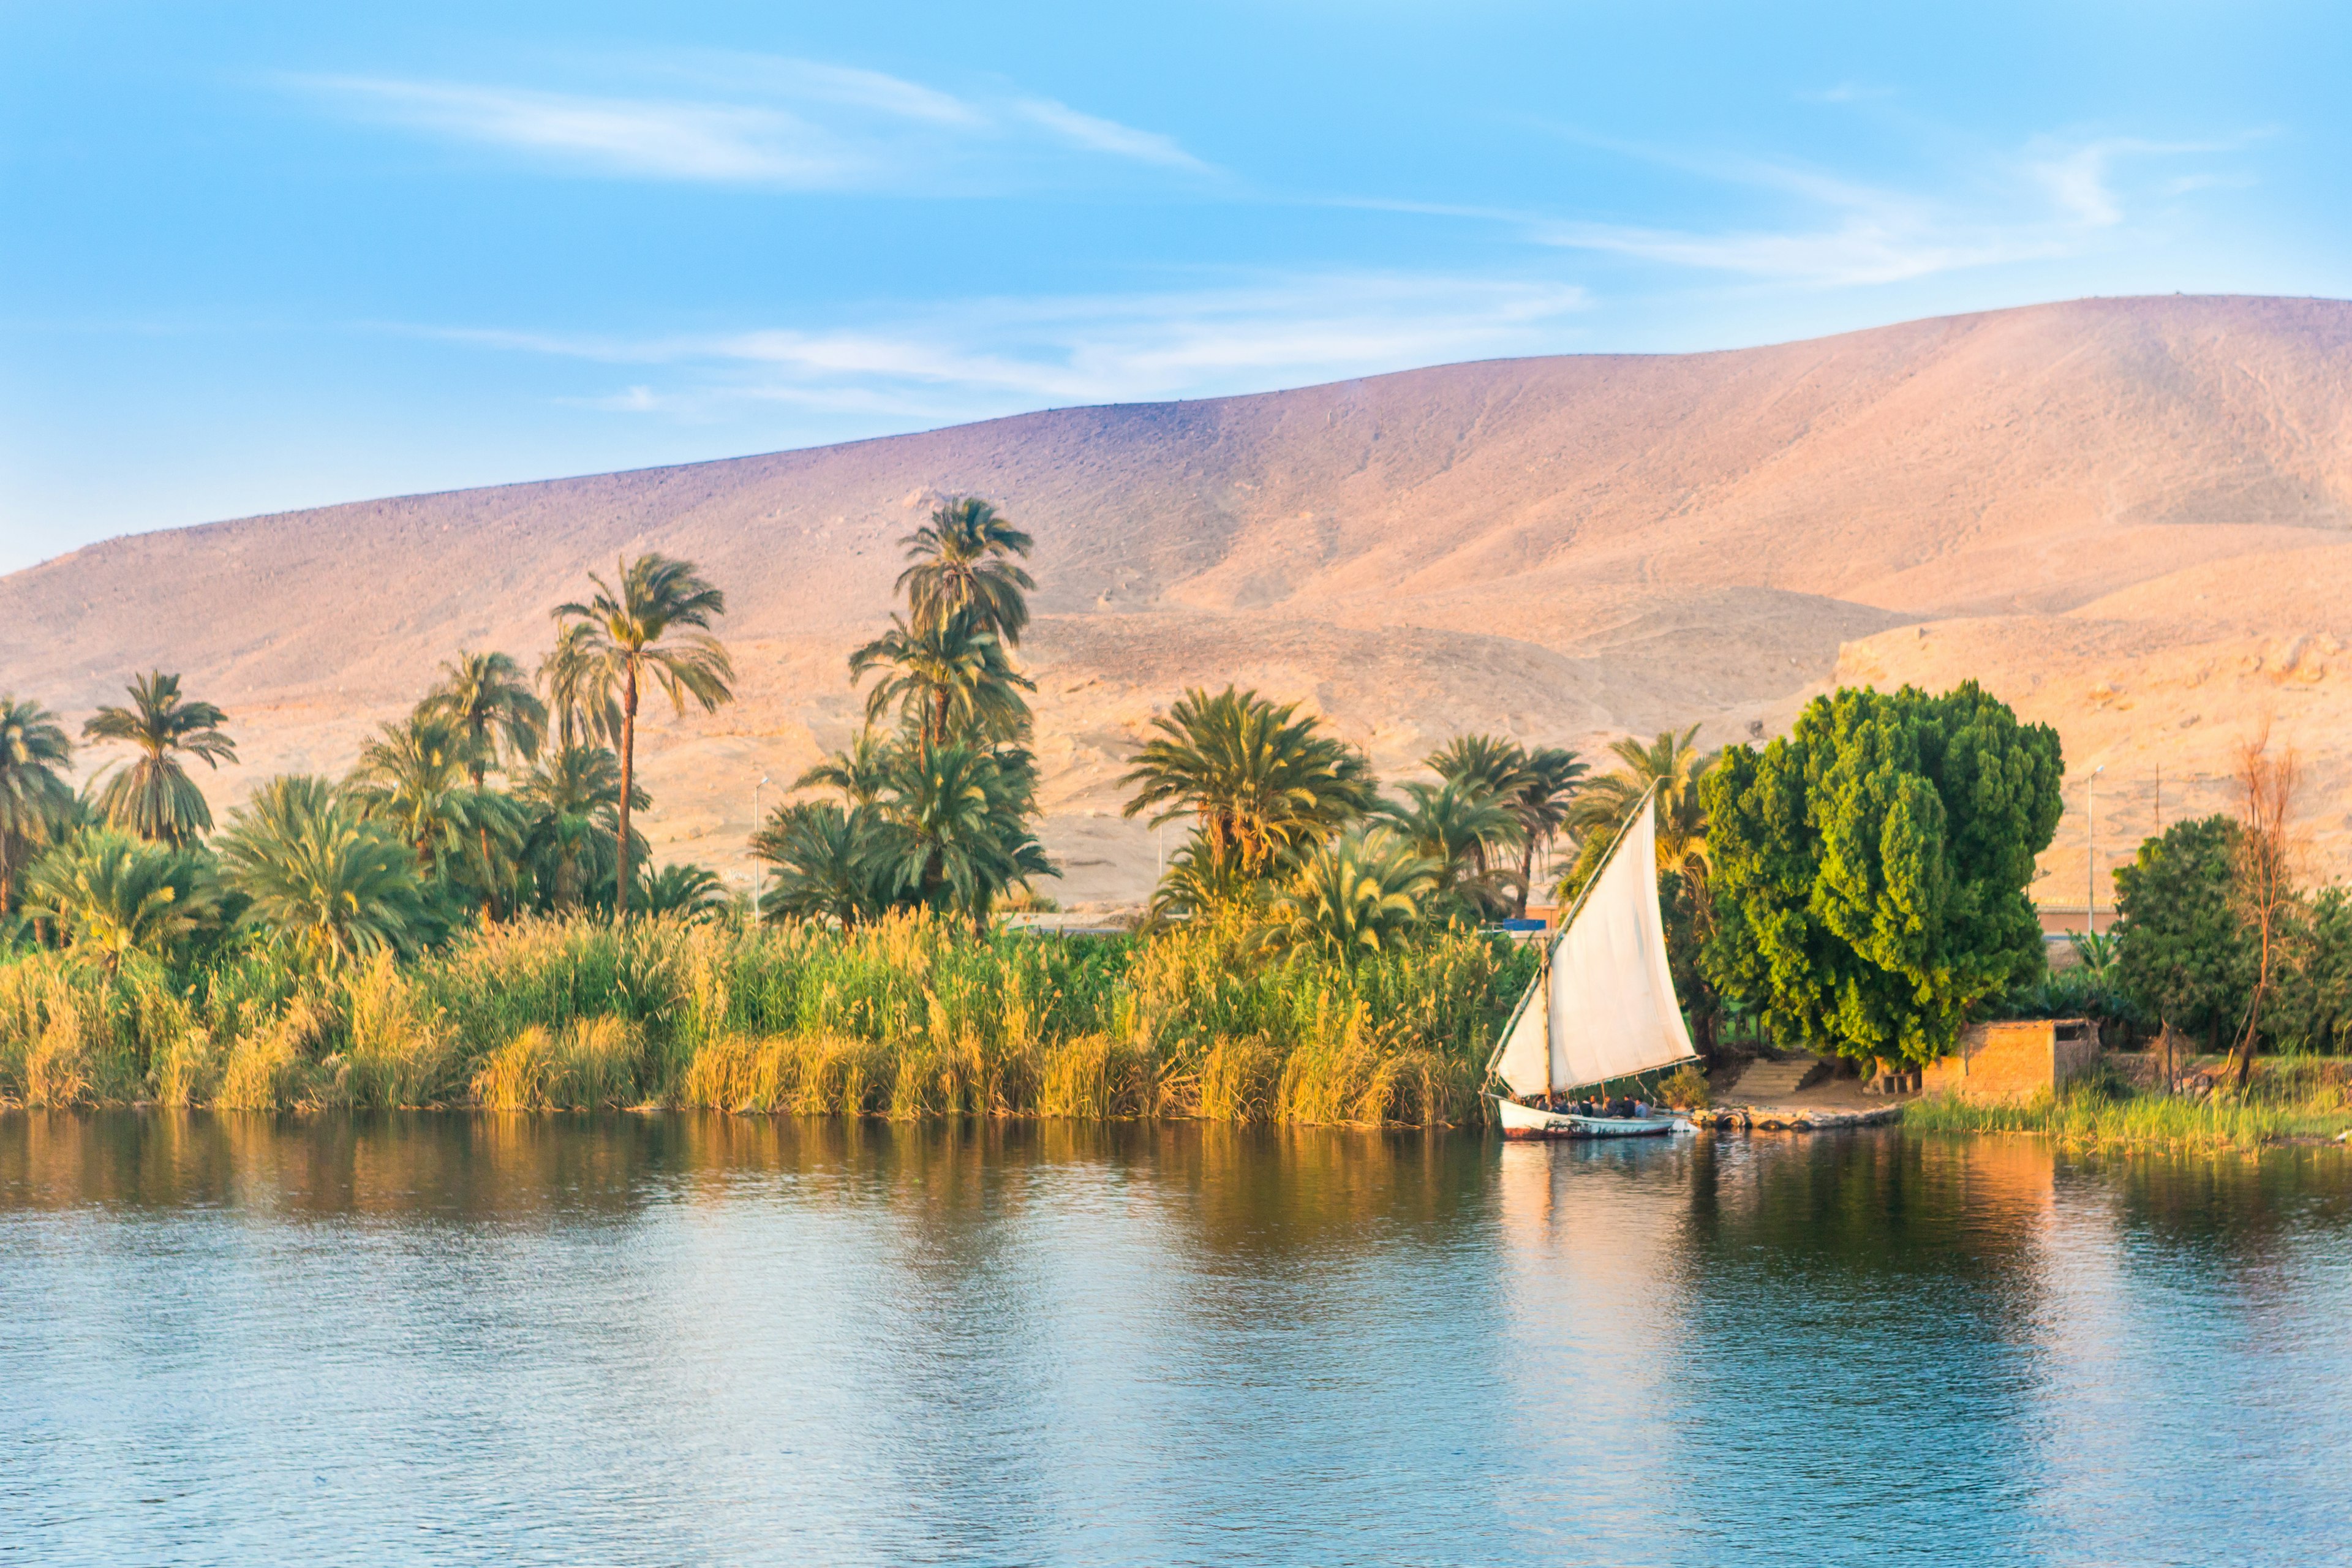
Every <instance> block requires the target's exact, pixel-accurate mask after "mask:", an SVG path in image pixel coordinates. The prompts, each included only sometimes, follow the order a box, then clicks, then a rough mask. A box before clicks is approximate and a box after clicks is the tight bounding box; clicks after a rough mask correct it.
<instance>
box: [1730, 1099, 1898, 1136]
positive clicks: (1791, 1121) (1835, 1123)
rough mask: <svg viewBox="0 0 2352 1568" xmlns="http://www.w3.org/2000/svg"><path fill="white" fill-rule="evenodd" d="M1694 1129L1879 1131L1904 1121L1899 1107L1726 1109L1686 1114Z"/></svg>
mask: <svg viewBox="0 0 2352 1568" xmlns="http://www.w3.org/2000/svg"><path fill="white" fill-rule="evenodd" d="M1689 1115H1690V1122H1691V1125H1692V1126H1693V1127H1706V1128H1711V1129H1713V1130H1714V1131H1717V1132H1728V1131H1735V1130H1736V1131H1743V1132H1750V1131H1763V1132H1822V1131H1830V1130H1831V1129H1832V1128H1840V1127H1878V1126H1883V1125H1885V1123H1887V1122H1890V1121H1901V1120H1902V1119H1903V1107H1902V1106H1901V1105H1900V1104H1895V1105H1876V1106H1872V1107H1871V1108H1870V1109H1868V1110H1831V1109H1830V1108H1829V1107H1827V1106H1810V1105H1809V1106H1802V1107H1790V1106H1771V1105H1726V1106H1720V1107H1716V1108H1714V1109H1710V1110H1694V1111H1691V1112H1690V1113H1689Z"/></svg>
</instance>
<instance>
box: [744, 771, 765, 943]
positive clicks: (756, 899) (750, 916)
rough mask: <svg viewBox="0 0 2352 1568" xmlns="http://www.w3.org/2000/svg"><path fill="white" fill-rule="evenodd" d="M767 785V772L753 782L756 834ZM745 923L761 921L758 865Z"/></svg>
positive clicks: (755, 923)
mask: <svg viewBox="0 0 2352 1568" xmlns="http://www.w3.org/2000/svg"><path fill="white" fill-rule="evenodd" d="M767 787H768V775H767V774H765V773H761V775H760V776H759V778H758V779H756V780H754V781H753V782H752V784H751V831H752V832H753V833H755V834H756V833H758V832H759V831H760V792H761V790H763V789H765V788H767ZM743 923H744V925H745V927H746V928H751V927H756V926H758V925H759V923H760V872H759V868H757V867H756V866H755V867H753V868H752V871H751V903H749V904H748V905H746V906H745V907H744V910H743Z"/></svg>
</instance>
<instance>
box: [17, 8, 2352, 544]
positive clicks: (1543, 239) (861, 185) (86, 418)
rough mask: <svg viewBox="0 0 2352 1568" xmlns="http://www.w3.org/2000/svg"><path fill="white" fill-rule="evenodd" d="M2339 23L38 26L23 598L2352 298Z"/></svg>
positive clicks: (28, 230) (780, 20) (671, 18)
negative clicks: (425, 495) (1603, 387)
mask: <svg viewBox="0 0 2352 1568" xmlns="http://www.w3.org/2000/svg"><path fill="white" fill-rule="evenodd" d="M2347 16H2352V13H2347V11H2346V10H2345V9H2344V8H2343V7H2340V6H2337V7H2326V6H2318V5H2263V4H2261V3H2259V0H2238V3H2236V4H2231V5H2178V4H2171V5H2168V4H2163V3H2161V0H2154V3H2146V0H2144V3H2141V4H2136V5H2076V4H2068V3H2066V0H2039V3H2036V4H2033V5H2002V4H1981V3H1979V4H1971V5H1965V6H1950V7H1943V6H1935V5H1885V4H1883V3H1882V4H1875V5H1853V6H1847V7H1837V6H1829V5H1819V6H1811V7H1794V6H1765V5H1750V6H1717V5H1674V4H1660V3H1652V4H1648V5H1640V6H1634V5H1613V6H1600V5H1510V4H1481V3H1479V0H1449V3H1446V4H1443V5H1439V4H1429V5H1417V4H1402V3H1392V4H1381V3H1380V0H1355V3H1352V4H1344V5H1343V4H1337V3H1329V4H1326V3H1321V0H1317V3H1305V0H1289V3H1286V0H1253V3H1251V4H1237V5H1224V4H1209V5H1181V4H1175V3H1172V0H1171V3H1169V4H1163V5H1157V6H1120V5H1101V4H1098V3H1097V4H1089V5H1023V6H1017V7H1015V6H1004V5H985V6H983V5H969V4H965V5H890V4H881V3H877V0H864V3H862V4H859V5H838V4H835V5H789V4H787V5H779V4H774V3H772V0H771V3H769V4H761V5H692V4H686V3H673V4H671V5H666V6H659V7H655V6H645V5H600V4H597V3H595V0H567V3H564V4H560V5H503V6H501V5H490V4H484V3H481V0H476V3H473V4H467V5H440V4H435V3H431V0H404V4H403V5H398V6H373V7H359V6H325V5H317V4H315V3H310V4H302V5H187V4H171V5H127V4H109V3H107V0H78V3H76V4H72V5H62V4H55V3H37V4H36V3H5V0H0V570H10V569H14V568H16V567H19V566H22V565H25V564H27V563H31V562H33V561H36V560H38V559H40V558H42V557H45V556H47V555H50V554H54V553H56V552H59V551H61V550H65V549H69V548H71V547H73V546H74V545H77V544H79V543H82V542H88V541H89V540H92V539H98V538H102V537H106V536H108V535H111V534H116V533H121V532H125V531H133V530H138V529H144V528H152V527H163V526H170V525H174V524H179V523H185V522H194V521H205V520H207V519H212V518H217V517H226V516H236V515H242V514H245V513H249V512H256V511H264V510H280V509H285V508H290V507H298V506H307V505H313V504H318V503H321V502H327V501H333V500H352V499H357V498H361V497H365V496H373V495H381V494H389V493H397V492H403V491H412V490H423V489H448V488H452V487H457V486H464V485H474V484H485V483H492V482H496V481H499V480H506V479H531V478H540V477H545V476H550V475H556V474H567V473H583V472H593V471H597V470H602V469H609V468H634V467H640V466H644V465H646V464H653V463H666V462H675V461H682V460H688V459H693V458H711V457H723V456H730V455H733V454H738V453H744V452H756V451H767V450H773V449H776V448H779V447H797V446H806V445H812V444H816V443H821V442H826V441H834V440H841V439H845V438H851V437H860V436H869V435H879V434H887V433H890V432H896V431H902V430H910V429H919V428H923V427H927V426H936V425H941V424H949V423H953V422H956V421H960V420H964V419H971V418H978V417H985V416H991V415H996V414H1004V413H1012V412H1017V411H1019V410H1023V409H1028V408H1036V407H1047V406H1055V405H1069V404H1079V403H1095V402H1104V401H1116V400H1127V399H1149V398H1167V397H1193V396H1203V395H1214V394H1219V393H1227V392H1238V391H1251V390H1258V389H1263V388H1266V387H1273V386H1284V385H1296V384H1305V383H1308V382H1314V381H1321V380H1329V379H1333V378H1336V377H1342V376H1348V375H1354V374H1364V373H1368V372H1376V371H1381V370H1392V369H1401V368H1404V367H1407V366H1411V365H1416V364H1425V363H1440V362H1444V361H1448V360H1458V359H1469V358H1484V357H1491V356H1496V355H1508V354H1530V353H1568V352H1579V351H1591V350H1612V351H1617V350H1635V351H1674V350H1685V349H1697V348H1715V347H1729V346H1735V345H1739V344H1745V343H1754V342H1771V341H1775V340H1780V339H1786V338H1791V337H1801V336H1807V335H1811V334H1815V333H1820V332H1824V331H1838V330H1842V329H1845V328H1850V327H1859V326H1868V325H1873V324H1876V323H1879V322H1884V321H1897V320H1902V319H1905V318H1908V317H1914V316H1920V315H1927V314H1936V313H1940V312H1945V311H1950V310H1973V309H1979V308H1984V307H1989V306H1998V305H2008V304H2020V303H2026V302H2031V301H2034V300H2050V299H2063V298H2069V297H2074V296H2078V295H2084V294H2122V293H2155V292H2170V291H2173V290H2176V289H2178V290H2185V291H2189V292H2211V291H2231V292H2249V293H2294V294H2326V295H2343V294H2347V293H2352V265H2347V259H2346V258H2347V255H2352V249H2347V238H2352V236H2347V233H2346V230H2347V211H2352V209H2347V204H2346V202H2345V200H2344V195H2345V189H2344V186H2345V180H2344V175H2343V173H2342V171H2343V170H2344V169H2345V168H2347V166H2348V165H2347V153H2352V146H2347V141H2352V136H2347V121H2352V108H2347V99H2346V95H2345V92H2344V89H2343V78H2344V69H2345V67H2346V65H2347V60H2352V54H2347V47H2346V46H2347V42H2352V20H2347Z"/></svg>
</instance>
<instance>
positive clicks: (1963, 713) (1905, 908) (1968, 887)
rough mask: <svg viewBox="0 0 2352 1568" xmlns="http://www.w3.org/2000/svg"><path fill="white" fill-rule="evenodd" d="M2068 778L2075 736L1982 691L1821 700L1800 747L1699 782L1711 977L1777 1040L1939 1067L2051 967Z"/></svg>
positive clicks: (1741, 759)
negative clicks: (2043, 881) (2044, 884)
mask: <svg viewBox="0 0 2352 1568" xmlns="http://www.w3.org/2000/svg"><path fill="white" fill-rule="evenodd" d="M2062 774H2063V763H2062V761H2061V757H2060V752H2059V746H2058V736H2057V734H2056V732H2055V731H2052V730H2051V729H2049V728H2048V727H2047V726H2046V725H2024V724H2020V723H2019V722H2018V721H2017V717H2016V715H2015V714H2013V713H2012V712H2011V711H2010V710H2009V708H2008V707H2007V705H2006V704H2004V703H2001V702H2000V701H1999V700H1995V699H1994V698H1992V697H1990V695H1988V694H1987V693H1986V692H1984V691H1983V690H1982V689H1980V688H1979V687H1978V686H1977V685H1976V684H1975V683H1974V682H1969V683H1968V684H1966V685H1963V686H1961V687H1958V688H1957V689H1954V690H1952V691H1949V692H1947V693H1945V694H1944V695H1942V696H1940V697H1931V696H1928V695H1927V693H1925V692H1922V691H1918V690H1916V689H1912V688H1909V687H1906V688H1905V689H1903V690H1901V691H1898V692H1895V693H1893V694H1888V693H1885V692H1880V691H1875V690H1853V689H1848V690H1841V691H1839V692H1836V693H1834V694H1833V695H1831V696H1826V697H1822V698H1817V699H1815V700H1814V701H1813V702H1812V703H1811V705H1809V706H1808V707H1807V708H1806V710H1805V711H1804V712H1803V714H1801V716H1800V717H1799V719H1798V721H1797V724H1796V728H1795V729H1794V731H1791V732H1790V734H1789V735H1788V736H1786V737H1784V738H1782V739H1780V740H1778V741H1775V742H1772V743H1771V744H1770V745H1769V746H1767V747H1765V748H1764V749H1763V750H1762V751H1761V752H1759V751H1757V750H1755V749H1753V748H1751V747H1747V746H1738V747H1734V748H1732V749H1731V750H1729V751H1728V752H1725V753H1724V755H1723V758H1722V760H1721V761H1720V762H1719V763H1717V765H1716V766H1715V767H1714V768H1713V769H1711V770H1709V771H1708V773H1706V777H1705V779H1704V780H1703V782H1702V784H1701V785H1700V795H1701V797H1702V805H1703V808H1704V811H1705V814H1706V831H1707V845H1708V852H1709V859H1710V860H1711V862H1712V872H1711V882H1712V891H1713V911H1714V923H1713V929H1712V931H1710V933H1709V934H1708V936H1707V938H1706V945H1705V949H1704V952H1702V955H1701V966H1702V968H1703V969H1704V970H1705V972H1706V975H1707V977H1708V979H1709V980H1710V981H1711V982H1712V983H1713V984H1715V985H1716V986H1717V988H1718V989H1720V990H1721V991H1722V992H1723V993H1724V994H1726V995H1727V996H1730V997H1732V998H1733V999H1735V1000H1736V1001H1738V1003H1739V1004H1740V1005H1742V1006H1743V1007H1744V1008H1747V1009H1750V1010H1753V1011H1755V1012H1757V1013H1759V1015H1760V1016H1761V1017H1762V1019H1763V1021H1764V1024H1765V1026H1766V1028H1767V1029H1768V1030H1769V1033H1770V1034H1771V1035H1773V1036H1774V1037H1777V1038H1782V1039H1792V1040H1800V1041H1803V1042H1806V1043H1807V1044H1809V1045H1812V1046H1815V1047H1822V1048H1827V1049H1832V1050H1835V1051H1839V1052H1842V1053H1843V1054H1845V1055H1848V1056H1854V1057H1863V1058H1890V1059H1898V1060H1903V1061H1908V1062H1914V1063H1924V1062H1927V1061H1929V1060H1931V1059H1933V1058H1935V1057H1937V1056H1938V1055H1940V1054H1942V1053H1943V1052H1944V1051H1946V1050H1948V1049H1949V1048H1950V1046H1951V1043H1952V1041H1953V1039H1954V1037H1956V1036H1957V1035H1958V1031H1959V1028H1960V1026H1961V1025H1962V1023H1964V1022H1965V1021H1966V1020H1967V1019H1968V1017H1969V1016H1970V1015H1971V1013H1972V1011H1974V1010H1976V1009H1978V1008H1979V1007H1981V1006H1983V1005H1986V1004H1987V1003H1989V1002H1990V1001H1991V1000H1992V999H1993V998H1996V997H1998V996H2000V995H2001V994H2003V993H2005V992H2007V991H2008V990H2009V989H2010V987H2011V985H2013V984H2018V983H2020V982H2021V981H2024V980H2027V979H2029V978H2031V977H2032V975H2033V974H2035V973H2039V971H2040V969H2041V966H2042V932H2041V925H2040V922H2039V921H2038V920H2037V919H2036V918H2035V916H2034V913H2033V908H2032V904H2031V903H2030V902H2029V901H2028V900H2027V898H2026V889H2027V887H2028V886H2029V885H2030V884H2031V882H2032V877H2033V860H2034V857H2035V856H2036V855H2038V854H2040V853H2041V851H2042V849H2044V848H2046V847H2048V845H2049V843H2050V838H2051V835H2052V834H2053V832H2054V831H2055V830H2056V828H2057V825H2058V816H2059V809H2060V801H2059V793H2058V791H2059V782H2060V779H2061V777H2062ZM1662 848H1663V846H1662ZM1662 858H1663V854H1662Z"/></svg>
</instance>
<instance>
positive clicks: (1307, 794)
mask: <svg viewBox="0 0 2352 1568" xmlns="http://www.w3.org/2000/svg"><path fill="white" fill-rule="evenodd" d="M1151 724H1152V728H1153V729H1155V730H1157V731H1160V733H1159V734H1157V735H1155V736H1154V737H1152V738H1151V739H1150V741H1147V742H1144V744H1143V745H1142V747H1141V748H1140V749H1139V750H1138V751H1137V752H1136V753H1135V765H1134V766H1133V767H1132V768H1130V769H1129V771H1128V773H1127V774H1126V775H1125V776H1124V777H1123V778H1121V779H1120V780H1119V783H1120V784H1121V785H1122V786H1131V787H1133V788H1134V789H1135V792H1136V793H1135V795H1134V798H1133V799H1131V800H1129V802H1128V803H1127V809H1126V812H1125V813H1124V815H1126V816H1138V815H1139V814H1140V813H1143V812H1146V811H1150V810H1151V809H1152V808H1153V807H1155V806H1156V807H1159V808H1160V810H1159V812H1158V815H1156V816H1153V817H1152V819H1151V825H1152V826H1155V827H1156V826H1159V825H1160V824H1161V823H1163V822H1169V821H1172V820H1174V819H1175V818H1177V817H1180V816H1191V817H1192V818H1193V819H1194V821H1195V827H1194V831H1195V832H1196V833H1198V834H1199V836H1200V838H1201V842H1202V846H1203V847H1205V848H1206V849H1207V851H1208V852H1209V854H1210V855H1211V856H1212V857H1213V858H1217V859H1220V860H1223V859H1226V858H1232V859H1233V860H1234V861H1235V862H1236V863H1237V864H1238V865H1239V866H1241V867H1242V868H1244V870H1245V871H1246V872H1247V873H1248V874H1249V875H1252V876H1261V875H1264V874H1265V871H1266V870H1267V868H1269V867H1271V866H1272V865H1273V864H1274V862H1275V861H1276V859H1277V858H1280V857H1282V856H1285V855H1287V854H1289V853H1290V852H1291V851H1292V850H1293V849H1295V848H1297V847H1301V846H1303V845H1305V844H1306V843H1307V842H1309V841H1311V840H1314V839H1317V838H1319V837H1323V836H1324V835H1326V834H1328V833H1330V832H1332V831H1334V830H1336V829H1338V828H1339V827H1342V826H1346V825H1347V824H1348V823H1349V822H1352V821H1354V820H1355V819H1356V818H1358V817H1360V816H1363V815H1364V814H1365V813H1366V812H1368V811H1370V809H1371V808H1372V805H1373V802H1374V795H1373V787H1372V780H1371V771H1370V764H1369V763H1366V761H1365V759H1364V755H1363V753H1362V752H1359V751H1357V750H1356V748H1355V747H1353V746H1350V745H1349V744H1348V743H1347V742H1344V741H1341V740H1339V739H1338V738H1337V737H1334V736H1331V735H1327V734H1325V733H1323V731H1322V729H1321V727H1320V725H1319V724H1318V722H1317V721H1316V720H1315V719H1313V718H1312V717H1308V718H1304V719H1302V718H1300V717H1298V705H1297V703H1295V702H1291V703H1284V704H1282V705H1280V706H1276V704H1275V703H1273V702H1270V701H1268V700H1266V699H1265V698H1263V697H1260V696H1259V695H1258V694H1257V693H1256V692H1255V691H1239V690H1236V689H1234V688H1233V687H1230V686H1228V687H1226V688H1225V689H1224V690H1223V691H1221V692H1219V693H1218V694H1217V695H1215V696H1214V697H1212V696H1210V695H1209V694H1208V693H1207V692H1205V691H1203V690H1202V689H1199V688H1197V687H1196V688H1194V689H1192V690H1189V691H1187V692H1185V693H1184V695H1183V697H1182V698H1181V699H1180V700H1178V701H1177V702H1176V704H1175V706H1174V707H1172V708H1171V709H1170V710H1169V711H1168V712H1167V713H1166V714H1165V715H1163V716H1162V717H1160V718H1158V719H1154V720H1153V721H1151Z"/></svg>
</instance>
